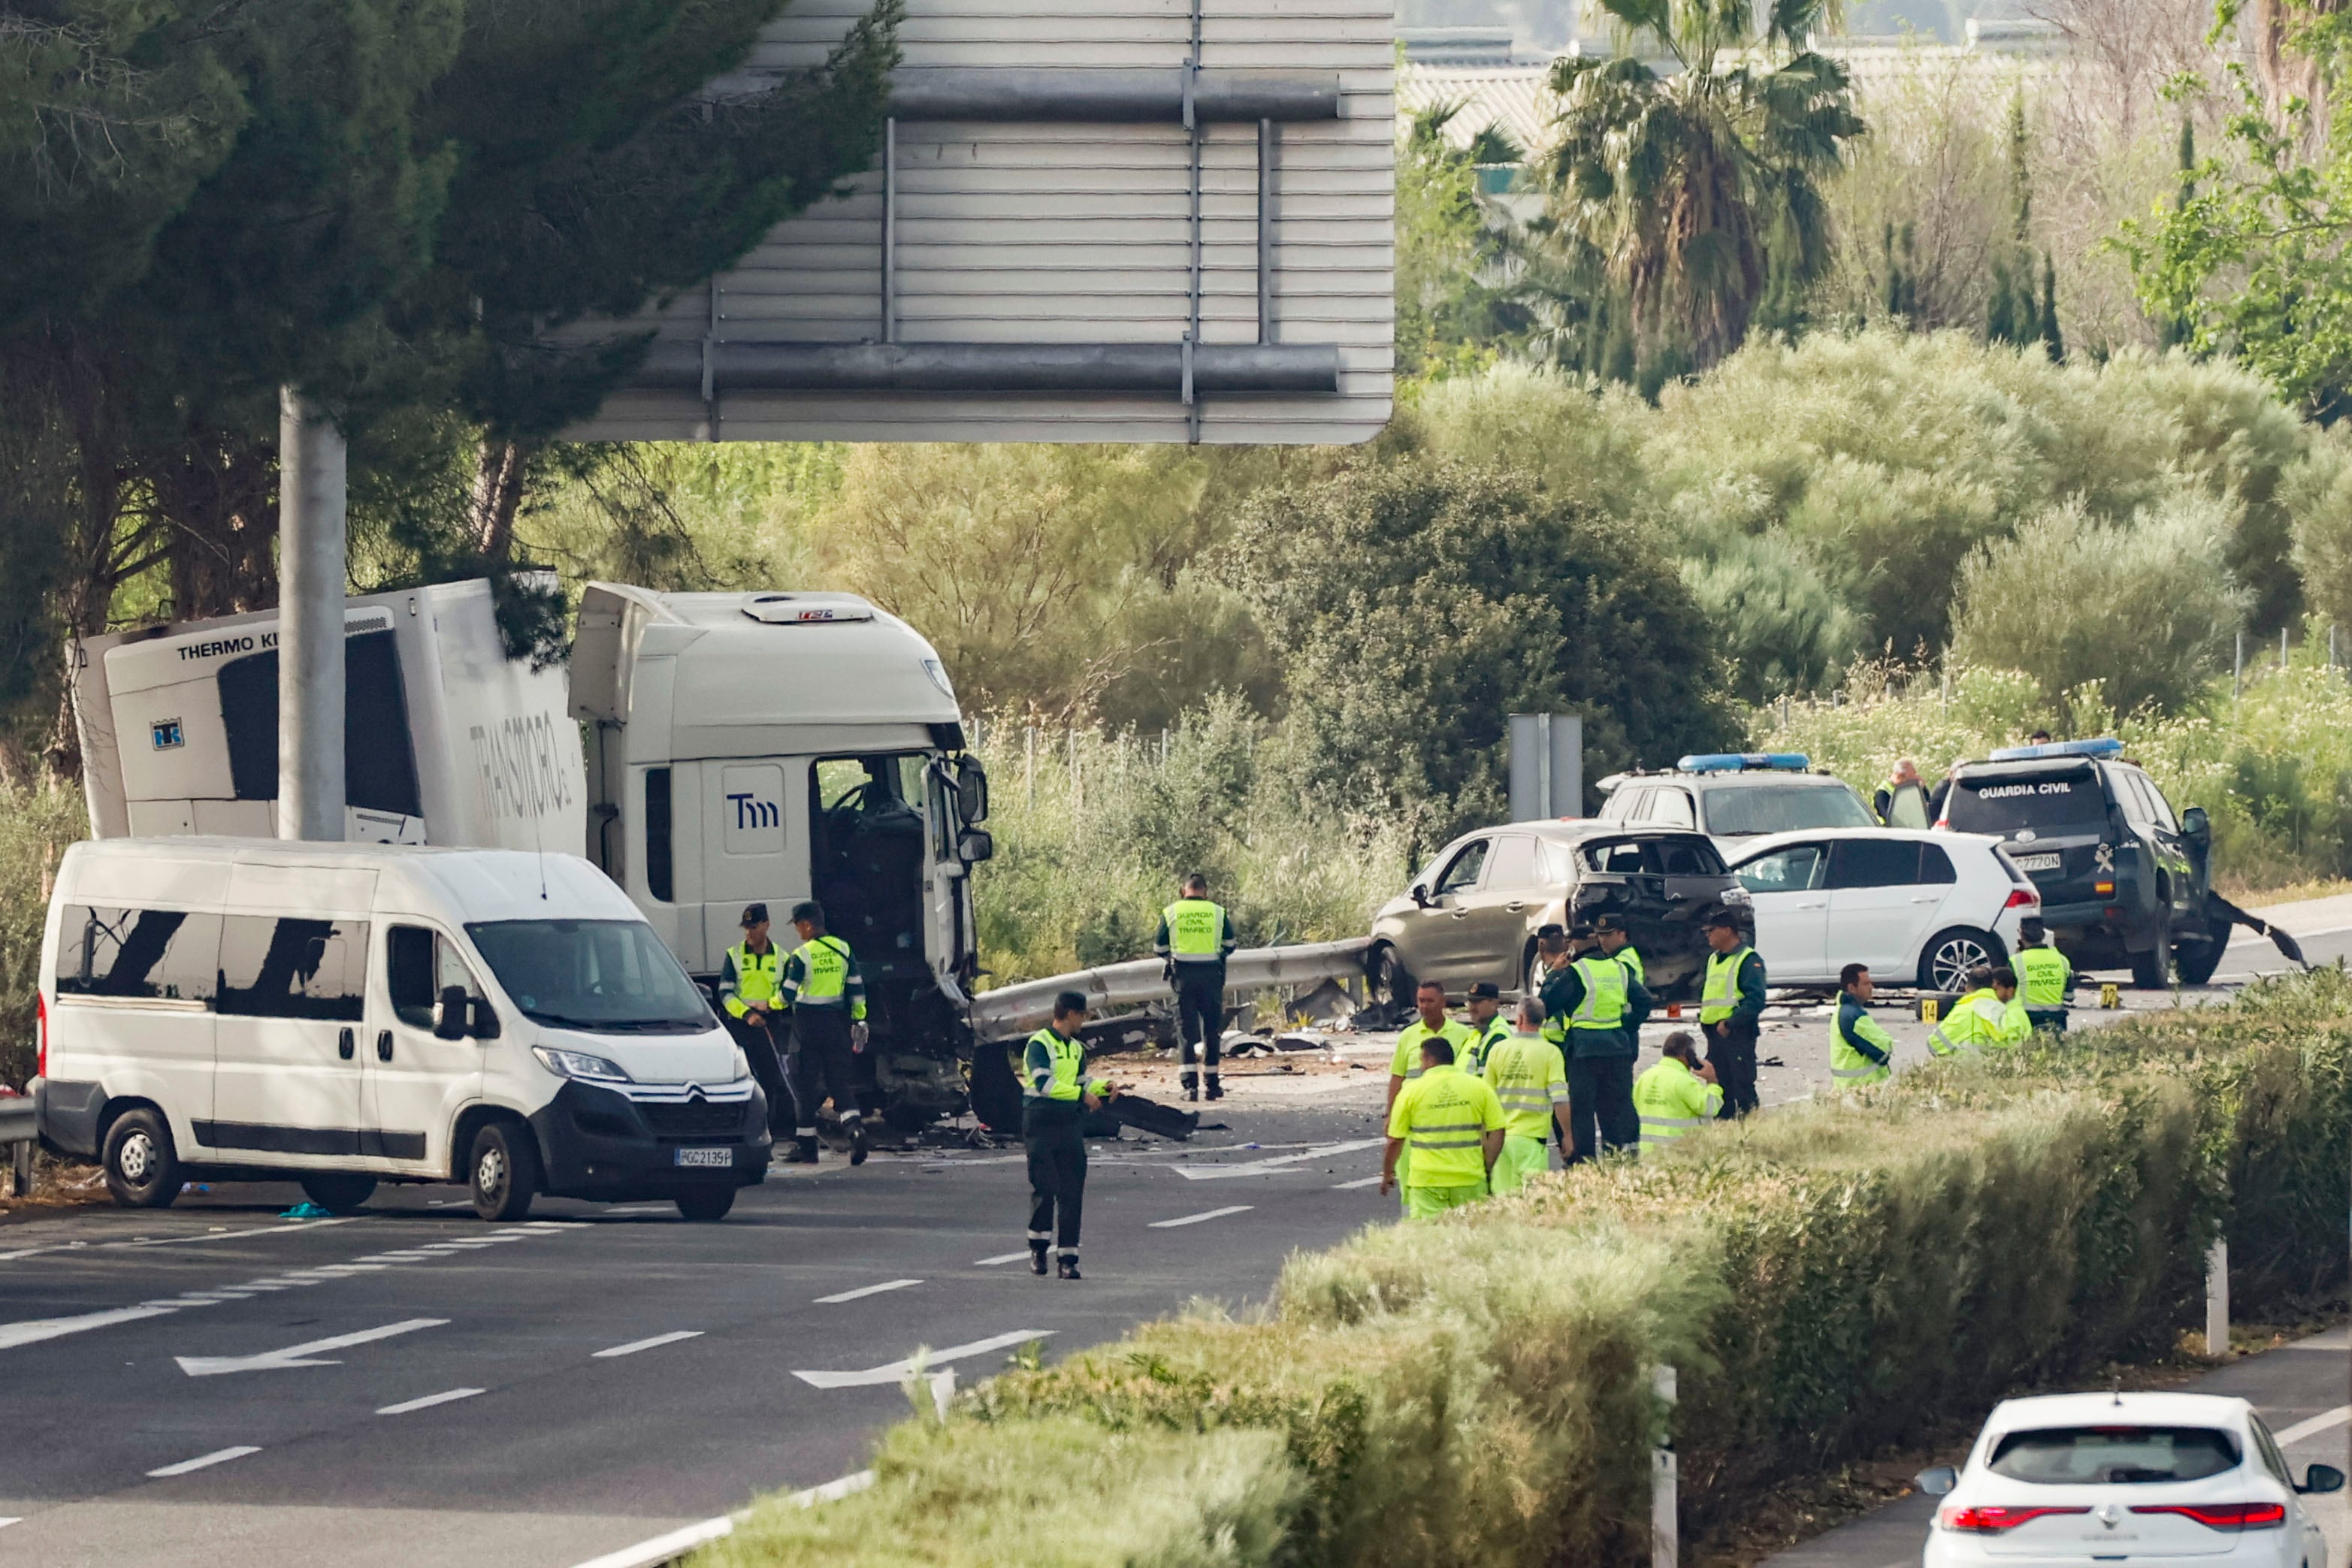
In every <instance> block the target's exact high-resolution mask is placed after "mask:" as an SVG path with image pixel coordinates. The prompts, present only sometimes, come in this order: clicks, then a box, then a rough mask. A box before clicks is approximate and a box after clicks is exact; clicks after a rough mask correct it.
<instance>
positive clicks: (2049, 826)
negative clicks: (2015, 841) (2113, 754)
mask: <svg viewBox="0 0 2352 1568" xmlns="http://www.w3.org/2000/svg"><path fill="white" fill-rule="evenodd" d="M1944 817H1945V820H1946V821H1948V822H1949V823H1950V824H1951V826H1952V829H1953V831H1956V832H1962V833H2003V834H2007V833H2014V832H2016V831H2018V830H2019V829H2020V828H2032V830H2033V831H2035V832H2037V833H2095V832H2099V831H2103V830H2104V829H2105V827H2106V825H2107V798H2106V795H2105V792H2104V791H2102V790H2101V789H2099V776H2098V773H2097V772H2096V771H2095V769H2093V768H2087V767H2084V768H2064V769H2062V770H2060V771H2056V772H2047V773H2030V774H2017V773H1989V774H1983V775H1980V776H1978V777H1973V778H1972V777H1970V776H1969V775H1968V774H1965V773H1964V774H1962V775H1961V776H1960V777H1959V778H1958V779H1954V780H1953V781H1952V793H1951V796H1950V798H1949V799H1948V800H1946V801H1945V802H1944Z"/></svg>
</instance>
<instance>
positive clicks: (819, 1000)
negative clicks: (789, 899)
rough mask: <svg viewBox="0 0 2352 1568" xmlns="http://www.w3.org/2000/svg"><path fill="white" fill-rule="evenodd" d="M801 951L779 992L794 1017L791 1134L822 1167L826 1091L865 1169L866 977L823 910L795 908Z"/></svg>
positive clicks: (853, 1159)
mask: <svg viewBox="0 0 2352 1568" xmlns="http://www.w3.org/2000/svg"><path fill="white" fill-rule="evenodd" d="M793 930H794V931H796V932H798V933H800V938H801V945H800V946H797V947H795V948H793V956H791V957H789V958H787V959H785V960H784V972H783V978H782V981H781V982H780V983H779V985H778V987H777V997H778V999H779V1000H780V1002H781V1003H782V1005H783V1006H784V1007H787V1008H790V1009H792V1014H793V1101H794V1103H796V1104H797V1105H798V1106H799V1113H800V1122H799V1124H798V1125H797V1126H796V1127H794V1128H793V1144H794V1145H795V1147H794V1153H795V1154H796V1155H798V1156H799V1159H800V1163H802V1164H804V1165H814V1164H816V1112H817V1107H818V1106H819V1105H821V1104H823V1103H824V1097H825V1093H826V1092H827V1091H828V1090H829V1091H831V1092H832V1094H833V1113H834V1114H835V1115H836V1116H838V1117H840V1118H841V1125H842V1128H843V1130H844V1131H845V1132H846V1133H848V1134H849V1163H850V1164H851V1165H853V1166H862V1165H864V1164H865V1163H866V1117H865V1114H864V1113H863V1112H861V1111H860V1110H859V1109H858V1105H857V1070H856V1057H857V1056H858V1055H859V1054H860V1053H861V1052H863V1051H865V1049H866V977H865V976H864V975H862V974H860V973H859V972H858V968H857V959H856V956H855V955H853V954H852V953H851V952H850V950H849V944H848V943H846V942H845V941H843V940H842V939H841V938H840V937H838V936H826V935H825V931H824V906H823V905H821V904H816V903H814V901H811V902H807V903H802V904H793Z"/></svg>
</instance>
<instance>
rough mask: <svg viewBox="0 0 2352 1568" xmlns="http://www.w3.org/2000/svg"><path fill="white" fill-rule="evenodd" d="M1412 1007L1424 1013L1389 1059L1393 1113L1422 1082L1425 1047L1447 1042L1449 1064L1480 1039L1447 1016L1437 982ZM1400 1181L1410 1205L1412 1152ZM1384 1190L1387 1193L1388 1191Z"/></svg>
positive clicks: (1427, 984)
mask: <svg viewBox="0 0 2352 1568" xmlns="http://www.w3.org/2000/svg"><path fill="white" fill-rule="evenodd" d="M1412 1005H1413V1006H1414V1007H1415V1008H1416V1009H1419V1010H1420V1013H1421V1016H1420V1017H1419V1018H1417V1019H1413V1020H1412V1022H1411V1023H1409V1024H1407V1025H1405V1026H1404V1029H1403V1030H1402V1031H1401V1032H1400V1033H1399V1034H1398V1035H1397V1042H1396V1054H1395V1055H1394V1056H1392V1057H1391V1058H1390V1059H1389V1109H1390V1110H1391V1111H1394V1110H1395V1109H1396V1103H1397V1097H1398V1096H1399V1095H1400V1094H1402V1093H1403V1092H1404V1091H1405V1088H1406V1086H1407V1085H1408V1084H1411V1083H1414V1082H1419V1081H1420V1078H1421V1074H1422V1071H1423V1061H1422V1055H1421V1048H1422V1047H1423V1045H1424V1044H1426V1043H1427V1042H1429V1041H1430V1040H1444V1042H1445V1043H1446V1044H1447V1045H1448V1046H1449V1047H1451V1048H1452V1051H1451V1054H1449V1055H1448V1056H1447V1057H1446V1059H1445V1060H1446V1061H1459V1060H1461V1059H1462V1058H1464V1057H1466V1056H1467V1055H1468V1054H1469V1052H1470V1048H1471V1046H1472V1045H1473V1044H1474V1043H1475V1041H1476V1040H1477V1038H1478V1037H1477V1036H1476V1035H1475V1034H1473V1033H1471V1032H1470V1026H1469V1025H1468V1024H1466V1023H1459V1022H1456V1021H1455V1020H1454V1019H1450V1018H1447V1017H1446V1016H1445V988H1444V986H1442V985H1440V984H1439V983H1438V982H1436V981H1435V980H1423V981H1422V983H1421V985H1420V987H1419V988H1418V989H1416V990H1415V991H1414V992H1413V993H1412ZM1397 1181H1398V1184H1399V1185H1400V1186H1402V1189H1403V1193H1404V1199H1403V1200H1404V1201H1405V1202H1407V1203H1410V1202H1411V1201H1412V1151H1411V1150H1410V1149H1408V1150H1406V1151H1405V1155H1404V1158H1403V1159H1402V1161H1401V1162H1400V1163H1399V1164H1398V1166H1397ZM1387 1190H1388V1188H1386V1187H1382V1188H1381V1191H1382V1192H1386V1191H1387Z"/></svg>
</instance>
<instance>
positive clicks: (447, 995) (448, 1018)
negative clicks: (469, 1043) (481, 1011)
mask: <svg viewBox="0 0 2352 1568" xmlns="http://www.w3.org/2000/svg"><path fill="white" fill-rule="evenodd" d="M472 1011H473V1009H472V1008H471V1006H470V1005H469V998H467V995H466V988H465V987H463V986H444V987H442V988H441V1005H440V1006H439V1007H438V1008H436V1009H434V1014H433V1038H434V1039H436V1040H463V1039H465V1038H466V1034H467V1030H468V1028H469V1027H470V1026H471V1024H472V1022H473V1019H471V1017H469V1016H468V1015H470V1014H471V1012H472Z"/></svg>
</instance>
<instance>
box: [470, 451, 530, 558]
mask: <svg viewBox="0 0 2352 1568" xmlns="http://www.w3.org/2000/svg"><path fill="white" fill-rule="evenodd" d="M529 466H530V451H529V449H528V448H526V447H525V446H524V445H523V444H522V443H520V442H519V441H502V440H499V439H498V438H496V437H491V438H489V439H487V440H485V441H484V442H483V443H482V450H481V455H480V456H479V458H478V460H477V462H476V464H475V467H474V499H473V506H472V508H471V514H472V515H471V519H470V520H471V523H472V532H473V536H474V549H475V550H476V551H477V552H478V554H479V555H480V557H481V559H482V560H483V562H484V563H485V564H486V565H489V566H494V567H502V566H504V565H506V564H507V563H508V562H509V560H511V559H514V525H515V514H516V512H518V511H519V510H520V509H521V507H522V487H523V477H524V471H525V470H526V469H527V468H528V467H529Z"/></svg>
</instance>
